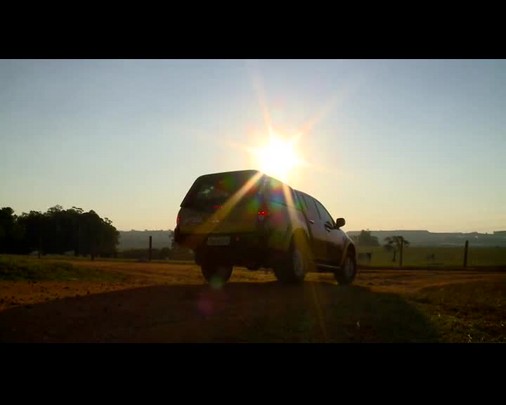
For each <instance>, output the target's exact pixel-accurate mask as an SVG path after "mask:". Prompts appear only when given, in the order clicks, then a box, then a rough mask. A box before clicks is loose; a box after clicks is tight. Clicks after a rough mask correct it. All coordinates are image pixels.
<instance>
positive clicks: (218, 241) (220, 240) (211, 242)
mask: <svg viewBox="0 0 506 405" xmlns="http://www.w3.org/2000/svg"><path fill="white" fill-rule="evenodd" d="M207 245H208V246H228V245H230V236H209V237H208V238H207Z"/></svg>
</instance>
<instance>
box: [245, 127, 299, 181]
mask: <svg viewBox="0 0 506 405" xmlns="http://www.w3.org/2000/svg"><path fill="white" fill-rule="evenodd" d="M253 155H254V157H255V160H256V162H255V164H256V165H257V166H258V168H259V169H260V170H261V171H262V172H264V173H265V174H268V175H270V176H273V177H276V178H278V179H279V180H281V181H287V180H288V178H289V176H290V174H291V173H292V172H293V170H294V169H295V168H296V167H297V166H299V165H300V164H301V158H300V156H299V154H298V152H297V150H296V138H292V139H285V138H283V137H281V136H280V135H278V134H275V133H272V132H271V133H270V134H269V138H268V140H267V143H266V144H265V145H262V146H260V147H257V148H254V150H253Z"/></svg>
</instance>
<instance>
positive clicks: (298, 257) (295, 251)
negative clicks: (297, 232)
mask: <svg viewBox="0 0 506 405" xmlns="http://www.w3.org/2000/svg"><path fill="white" fill-rule="evenodd" d="M308 253H309V252H308V246H307V242H306V241H305V239H303V238H300V240H296V239H295V238H294V239H293V240H292V242H291V243H290V249H289V250H288V252H287V254H286V256H285V258H284V260H282V261H281V263H279V264H278V265H276V266H275V267H274V269H273V270H274V274H275V275H276V278H277V279H278V281H280V282H282V283H287V284H288V283H290V284H294V283H300V282H302V281H304V278H305V277H306V273H307V272H308V271H309V267H310V261H309V254H308Z"/></svg>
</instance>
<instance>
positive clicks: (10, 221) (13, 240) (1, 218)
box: [0, 207, 23, 253]
mask: <svg viewBox="0 0 506 405" xmlns="http://www.w3.org/2000/svg"><path fill="white" fill-rule="evenodd" d="M22 240H23V228H22V227H21V226H19V224H18V222H17V217H16V215H14V210H13V209H12V208H11V207H4V208H1V209H0V253H17V252H18V251H19V249H20V246H21V242H22Z"/></svg>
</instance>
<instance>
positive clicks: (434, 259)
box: [358, 246, 506, 268]
mask: <svg viewBox="0 0 506 405" xmlns="http://www.w3.org/2000/svg"><path fill="white" fill-rule="evenodd" d="M358 252H359V254H361V253H370V254H371V260H370V261H368V260H366V259H365V258H364V257H363V256H362V255H361V256H360V257H359V264H361V265H365V266H368V267H369V266H370V267H397V266H398V265H399V253H398V252H397V255H396V261H395V262H393V261H392V257H393V254H392V252H387V251H386V250H385V249H384V248H382V247H374V248H367V247H359V248H358ZM463 264H464V247H411V246H408V247H405V248H404V254H403V267H429V268H430V267H435V268H444V267H451V268H455V267H460V268H461V267H462V266H463ZM467 265H468V267H487V266H495V267H502V266H503V267H506V247H474V248H473V247H472V246H470V247H469V251H468V257H467Z"/></svg>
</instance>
